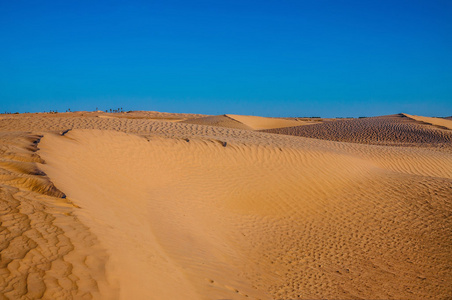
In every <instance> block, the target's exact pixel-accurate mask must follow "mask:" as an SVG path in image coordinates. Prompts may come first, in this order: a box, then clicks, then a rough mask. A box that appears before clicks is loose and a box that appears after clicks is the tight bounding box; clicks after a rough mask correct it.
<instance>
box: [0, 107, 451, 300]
mask: <svg viewBox="0 0 452 300" xmlns="http://www.w3.org/2000/svg"><path fill="white" fill-rule="evenodd" d="M451 124H452V121H451V120H447V119H439V118H426V117H418V116H411V115H406V114H401V115H394V116H383V117H376V118H366V119H353V120H330V121H328V122H324V123H321V122H309V121H302V120H294V119H292V120H289V119H278V118H262V117H254V116H238V115H222V116H203V115H188V114H169V113H157V112H130V113H116V114H115V113H113V114H108V113H102V112H77V113H67V114H64V113H63V114H24V115H2V116H0V155H1V156H0V194H1V197H0V205H1V214H0V221H1V227H0V228H1V229H2V230H1V231H0V235H1V239H0V242H1V244H0V250H1V261H0V262H1V266H0V274H1V277H0V296H1V297H3V298H7V299H8V298H9V299H30V298H31V299H35V298H46V299H68V298H76V299H90V298H94V299H242V298H243V299H245V298H248V299H249V298H251V299H305V298H307V299H325V298H327V299H369V298H371V299H447V298H448V297H452V286H451V284H450V282H452V271H451V270H452V260H451V257H452V242H451V240H452V218H451V217H452V147H451V146H452V145H451V141H452V131H451V130H450V128H451V127H450V126H451ZM262 130H263V131H262ZM275 133H278V134H275Z"/></svg>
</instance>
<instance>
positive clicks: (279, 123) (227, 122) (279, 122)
mask: <svg viewBox="0 0 452 300" xmlns="http://www.w3.org/2000/svg"><path fill="white" fill-rule="evenodd" d="M182 122H184V123H187V124H199V125H209V126H219V127H225V128H235V129H245V130H263V129H273V128H283V127H292V126H300V125H307V124H315V123H318V122H314V121H302V120H298V119H282V118H265V117H257V116H243V115H231V114H227V115H220V116H209V117H202V118H194V119H187V120H184V121H182Z"/></svg>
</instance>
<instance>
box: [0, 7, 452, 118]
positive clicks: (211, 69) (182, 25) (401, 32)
mask: <svg viewBox="0 0 452 300" xmlns="http://www.w3.org/2000/svg"><path fill="white" fill-rule="evenodd" d="M94 2H95V3H94ZM451 15H452V1H448V0H447V1H438V0H430V1H427V0H426V1H415V0H410V1H397V0H393V1H384V0H380V1H370V0H369V1H367V0H364V1H362V0H360V1H340V0H336V1H324V0H316V1H314V0H313V1H300V0H299V1H284V0H283V1H171V0H170V1H20V0H18V1H6V0H0V45H1V47H0V104H1V106H0V112H4V111H11V112H15V111H19V112H25V111H30V112H34V111H48V110H51V109H52V110H58V111H65V110H66V109H67V108H71V109H72V110H94V109H95V108H96V107H98V108H99V109H104V110H105V109H109V108H116V107H123V108H124V109H126V110H157V111H169V112H190V113H205V114H223V113H236V114H253V115H264V116H293V117H294V116H322V117H336V116H345V117H346V116H355V117H357V116H373V115H384V114H393V113H399V112H407V113H410V114H418V115H427V116H446V115H452V34H451V32H452V18H451V17H450V16H451Z"/></svg>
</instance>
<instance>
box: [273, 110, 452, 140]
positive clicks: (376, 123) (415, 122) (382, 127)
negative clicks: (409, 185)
mask: <svg viewBox="0 0 452 300" xmlns="http://www.w3.org/2000/svg"><path fill="white" fill-rule="evenodd" d="M421 118H422V120H421V119H420V118H419V117H417V118H415V117H413V116H409V115H405V114H399V115H391V116H382V117H373V118H362V119H351V120H337V121H331V122H325V123H321V124H315V125H311V126H297V127H288V128H280V129H269V130H266V132H271V133H279V134H287V135H295V136H303V137H310V138H316V139H322V140H331V141H340V142H352V143H362V144H376V145H400V146H409V145H412V146H432V145H435V146H445V147H450V146H451V142H452V131H450V130H447V129H449V128H446V126H451V125H450V124H449V123H451V121H449V120H444V119H438V118H424V117H421ZM432 119H434V121H432V122H435V123H436V124H434V125H438V124H439V122H441V124H442V125H441V126H443V128H440V127H438V126H431V125H429V124H427V122H425V120H430V121H431V120H432ZM445 129H446V130H445Z"/></svg>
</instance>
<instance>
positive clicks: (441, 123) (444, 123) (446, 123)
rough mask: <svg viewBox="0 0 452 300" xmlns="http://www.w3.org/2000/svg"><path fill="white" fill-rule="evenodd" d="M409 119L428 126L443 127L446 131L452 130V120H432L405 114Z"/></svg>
mask: <svg viewBox="0 0 452 300" xmlns="http://www.w3.org/2000/svg"><path fill="white" fill-rule="evenodd" d="M404 115H405V116H407V117H408V118H411V119H414V120H416V121H420V122H424V123H427V124H431V125H435V126H438V127H443V128H445V129H451V130H452V120H448V119H447V118H446V119H443V118H430V117H422V116H413V115H409V114H404Z"/></svg>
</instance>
